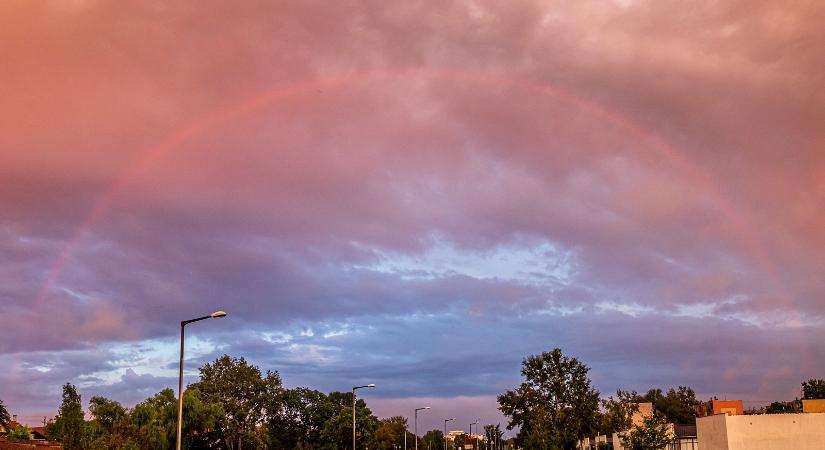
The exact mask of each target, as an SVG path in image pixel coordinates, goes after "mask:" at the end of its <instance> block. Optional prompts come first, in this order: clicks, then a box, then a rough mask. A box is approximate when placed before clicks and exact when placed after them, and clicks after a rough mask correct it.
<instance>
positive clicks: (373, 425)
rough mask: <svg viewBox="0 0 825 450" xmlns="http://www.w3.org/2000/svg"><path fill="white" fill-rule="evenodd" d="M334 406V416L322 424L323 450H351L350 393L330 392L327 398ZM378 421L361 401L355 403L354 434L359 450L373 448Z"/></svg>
mask: <svg viewBox="0 0 825 450" xmlns="http://www.w3.org/2000/svg"><path fill="white" fill-rule="evenodd" d="M328 398H329V399H330V400H331V401H332V403H333V404H335V405H336V410H337V412H336V414H335V415H333V416H332V417H331V418H330V419H329V420H327V421H326V423H325V424H324V429H323V431H322V432H321V443H322V447H321V448H323V449H328V450H346V449H352V393H351V392H331V393H330V394H329V397H328ZM378 426H379V420H378V418H377V417H375V416H374V415H373V414H372V411H371V410H370V409H369V408H367V404H366V402H364V400H363V399H358V400H357V401H356V403H355V433H356V436H357V441H358V442H357V445H358V448H359V449H363V448H375V430H376V429H377V428H378Z"/></svg>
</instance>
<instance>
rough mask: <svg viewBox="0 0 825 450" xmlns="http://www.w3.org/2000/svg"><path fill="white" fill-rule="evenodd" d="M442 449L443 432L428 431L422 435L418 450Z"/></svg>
mask: <svg viewBox="0 0 825 450" xmlns="http://www.w3.org/2000/svg"><path fill="white" fill-rule="evenodd" d="M443 448H444V432H442V431H441V430H430V431H428V432H426V433H425V434H424V436H423V437H422V438H421V443H420V444H419V450H442V449H443Z"/></svg>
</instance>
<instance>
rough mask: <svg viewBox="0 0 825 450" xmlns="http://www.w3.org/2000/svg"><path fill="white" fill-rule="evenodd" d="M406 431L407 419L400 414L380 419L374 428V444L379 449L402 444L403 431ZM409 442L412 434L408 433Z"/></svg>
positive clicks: (386, 449) (385, 449)
mask: <svg viewBox="0 0 825 450" xmlns="http://www.w3.org/2000/svg"><path fill="white" fill-rule="evenodd" d="M406 432H407V419H406V418H404V417H401V416H393V417H389V418H387V419H382V420H381V422H380V424H379V425H378V428H377V429H376V430H375V441H376V445H377V446H378V448H379V449H381V450H390V449H392V448H394V447H395V446H396V445H403V444H404V433H406ZM410 439H411V443H412V444H413V445H415V444H414V442H413V441H412V435H410Z"/></svg>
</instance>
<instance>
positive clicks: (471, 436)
mask: <svg viewBox="0 0 825 450" xmlns="http://www.w3.org/2000/svg"><path fill="white" fill-rule="evenodd" d="M479 420H480V419H476V421H475V422H473V423H471V424H470V442H472V439H473V425H478V421H479ZM476 432H478V427H476ZM476 447H478V439H476ZM476 450H478V449H476Z"/></svg>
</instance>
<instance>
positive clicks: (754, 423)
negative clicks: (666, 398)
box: [696, 414, 825, 450]
mask: <svg viewBox="0 0 825 450" xmlns="http://www.w3.org/2000/svg"><path fill="white" fill-rule="evenodd" d="M696 434H697V435H698V436H697V437H698V441H699V448H701V449H702V450H777V449H779V450H822V449H825V414H766V415H754V416H728V415H716V416H710V417H701V418H699V419H697V420H696Z"/></svg>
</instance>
